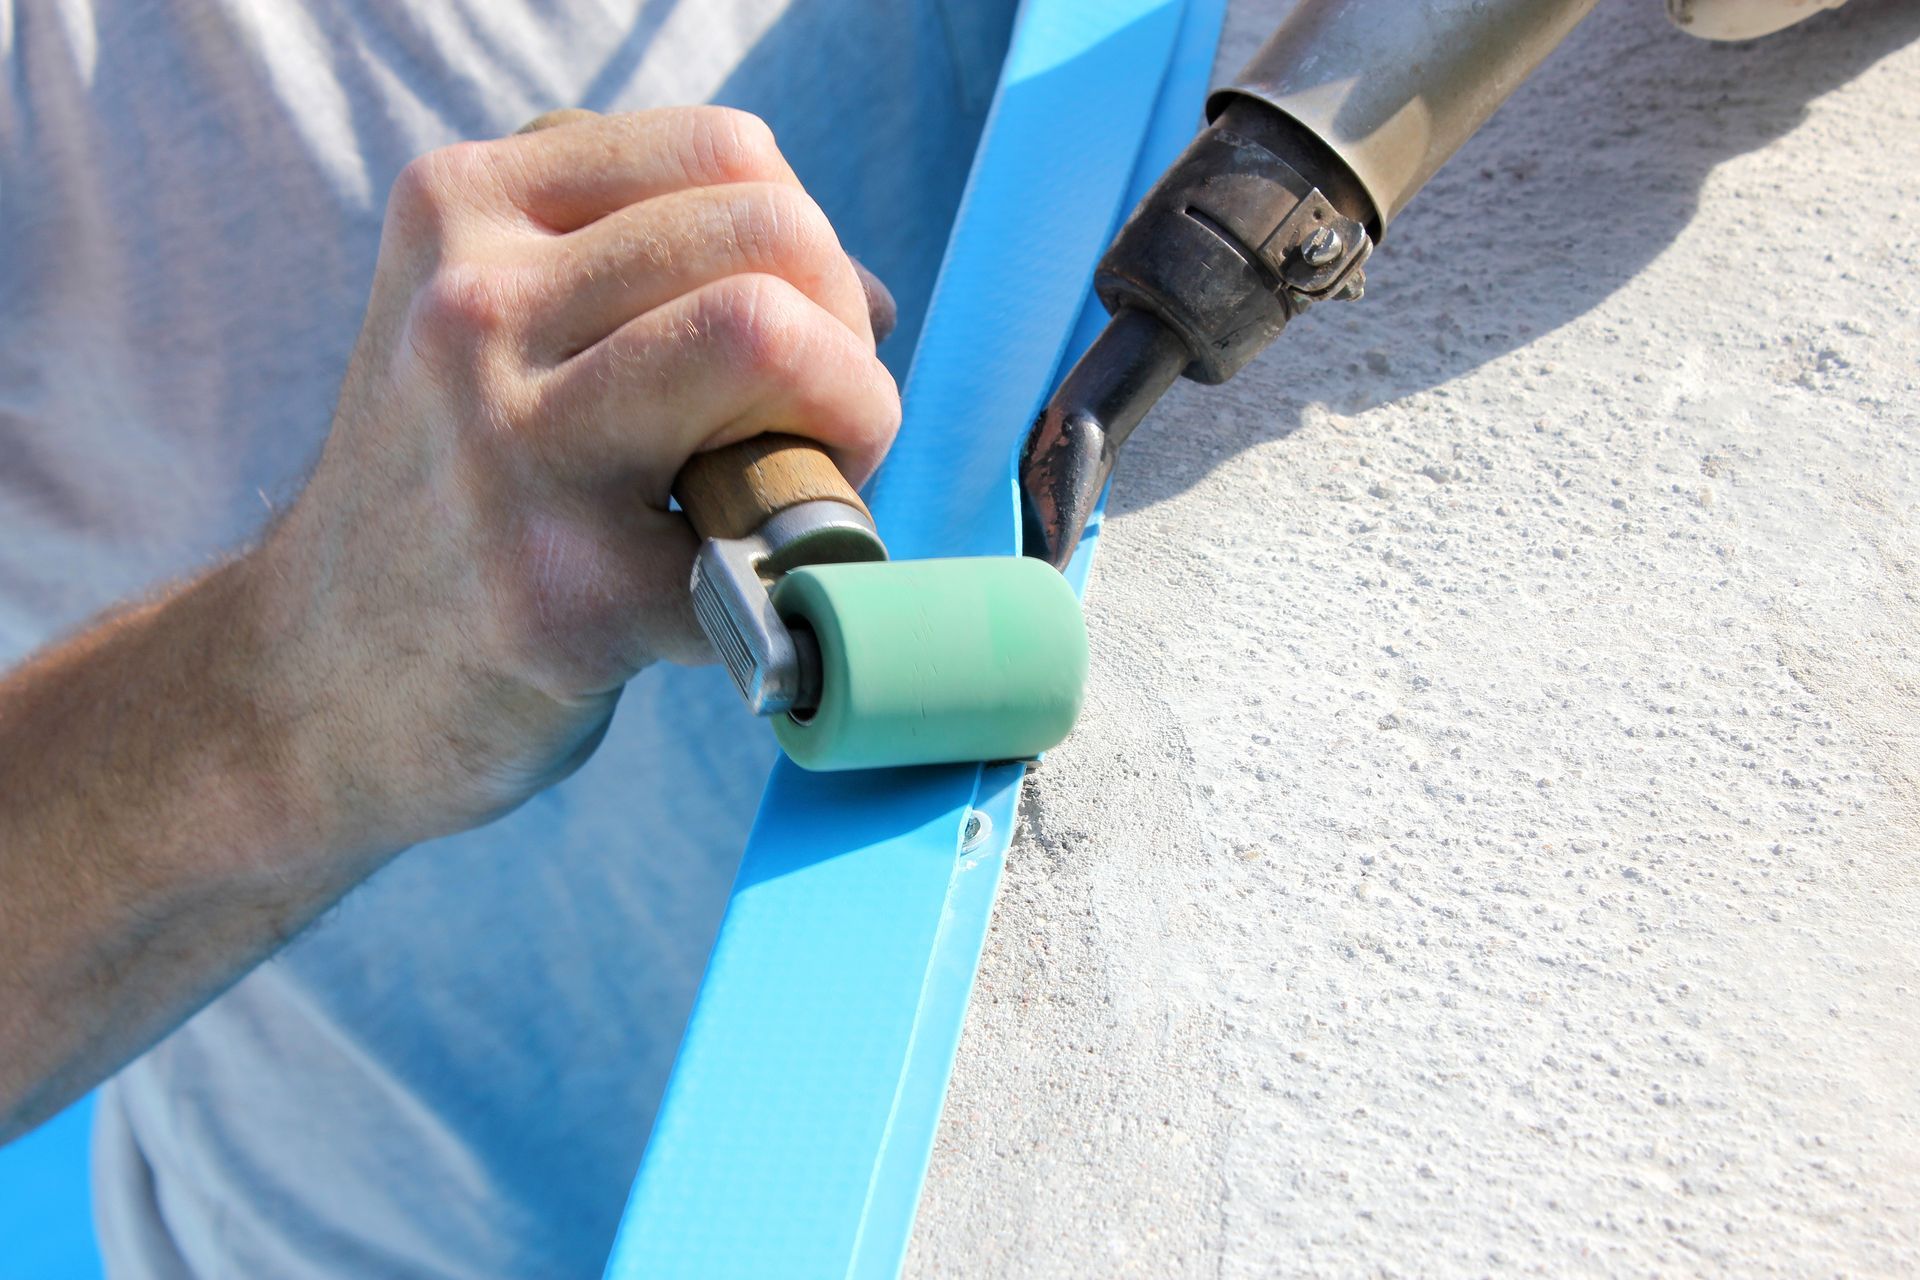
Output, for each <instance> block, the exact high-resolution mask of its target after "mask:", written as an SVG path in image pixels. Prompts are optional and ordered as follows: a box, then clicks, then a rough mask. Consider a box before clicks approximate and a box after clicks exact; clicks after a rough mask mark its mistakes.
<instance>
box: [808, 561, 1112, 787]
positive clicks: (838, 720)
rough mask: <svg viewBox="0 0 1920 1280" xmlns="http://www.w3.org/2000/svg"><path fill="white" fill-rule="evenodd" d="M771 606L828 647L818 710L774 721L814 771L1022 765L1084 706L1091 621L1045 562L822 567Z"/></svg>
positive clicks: (1059, 736)
mask: <svg viewBox="0 0 1920 1280" xmlns="http://www.w3.org/2000/svg"><path fill="white" fill-rule="evenodd" d="M773 604H774V608H776V609H777V610H779V612H780V616H781V617H782V618H784V619H786V621H787V624H788V625H789V626H793V625H795V624H805V625H806V626H807V627H809V628H810V629H811V630H812V631H813V633H814V636H815V638H816V639H817V640H818V642H819V645H820V666H821V681H820V705H819V707H818V708H816V709H815V710H814V712H813V714H812V715H810V716H807V717H806V718H805V719H799V718H796V717H794V716H777V717H775V719H774V722H773V724H774V733H775V735H776V736H778V737H779V739H780V745H781V746H782V747H784V748H786V752H787V754H788V755H790V756H792V757H793V759H794V761H795V763H797V764H799V765H800V766H802V767H803V768H807V769H820V770H833V769H873V768H882V767H886V766H891V765H909V764H941V763H953V762H962V761H975V760H1023V759H1028V758H1031V757H1033V756H1036V755H1038V754H1039V753H1040V752H1042V751H1045V750H1046V749H1047V748H1049V747H1052V746H1054V745H1055V744H1057V743H1058V742H1059V741H1060V740H1061V739H1062V738H1064V737H1066V736H1067V731H1068V730H1070V729H1072V728H1073V722H1074V718H1075V717H1076V716H1078V715H1079V714H1080V702H1081V698H1082V696H1083V694H1084V693H1085V689H1086V681H1087V628H1086V622H1085V620H1084V619H1083V618H1082V617H1081V615H1080V601H1079V600H1078V599H1077V598H1075V596H1074V594H1073V589H1072V588H1071V587H1069V586H1068V585H1067V583H1066V579H1064V578H1062V577H1061V576H1060V575H1059V573H1057V572H1056V571H1055V570H1054V569H1053V568H1052V567H1051V566H1050V565H1047V564H1045V563H1043V562H1042V561H1039V560H1034V559H1029V558H1026V557H1021V556H1008V557H998V558H994V557H981V558H976V559H964V560H908V561H894V562H885V561H882V562H877V563H867V564H833V565H813V566H809V567H807V568H802V569H795V570H793V571H791V572H790V573H788V574H787V575H786V576H785V577H784V578H782V579H781V580H780V583H779V585H778V586H777V587H775V588H774V593H773Z"/></svg>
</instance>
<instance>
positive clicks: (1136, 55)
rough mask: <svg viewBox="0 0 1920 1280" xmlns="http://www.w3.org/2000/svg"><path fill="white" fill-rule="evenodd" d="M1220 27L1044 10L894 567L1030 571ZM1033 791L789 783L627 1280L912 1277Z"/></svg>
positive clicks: (698, 1010)
mask: <svg viewBox="0 0 1920 1280" xmlns="http://www.w3.org/2000/svg"><path fill="white" fill-rule="evenodd" d="M1223 7H1224V0H1026V3H1025V4H1024V5H1023V6H1022V9H1021V12H1020V16H1019V19H1018V21H1017V23H1016V26H1015V29H1014V33H1013V39H1012V42H1011V45H1010V47H1009V50H1008V55H1007V60H1006V65H1005V67H1004V69H1003V70H1002V73H1001V80H1000V85H999V89H998V92H997V94H996V96H995V99H994V106H993V110H992V113H991V115H990V116H989V118H988V121H987V125H986V129H985V131H984V133H983V135H982V141H981V144H980V148H979V151H978V153H977V154H976V156H975V159H974V166H973V172H972V175H971V177H970V178H969V180H968V186H967V192H966V195H965V197H964V198H963V200H962V202H961V206H960V212H959V215H958V217H957V219H956V221H955V224H954V230H953V234H952V237H951V239H950V241H949V243H948V247H947V255H946V260H945V262H944V264H943V266H942V268H941V274H940V281H939V284H938V285H937V287H936V289H935V292H934V297H933V302H932V304H931V307H930V309H929V312H928V316H927V322H926V326H925V328H924V329H923V331H922V335H921V339H920V345H919V347H918V349H917V350H916V352H915V356H914V363H913V368H912V371H911V373H910V374H909V376H908V379H907V384H906V390H905V405H906V420H905V423H904V424H903V426H902V428H901V434H900V439H899V442H898V443H897V444H896V446H895V448H894V451H893V454H892V455H891V456H890V458H889V459H888V462H887V466H886V468H885V469H884V471H883V472H882V474H881V476H880V478H879V480H878V481H877V482H876V485H875V488H874V492H873V495H872V502H871V505H872V507H873V511H874V515H875V517H876V519H877V521H878V522H879V525H880V527H881V529H882V530H884V531H885V534H886V537H887V541H888V544H889V546H890V548H891V549H892V551H893V553H894V555H895V556H896V557H897V558H902V559H911V558H919V557H926V556H942V555H949V556H950V555H1009V554H1017V552H1018V550H1019V546H1018V542H1019V506H1018V498H1017V492H1016V489H1015V483H1014V474H1013V459H1014V457H1015V455H1016V453H1017V451H1018V446H1019V442H1020V439H1021V437H1022V436H1024V434H1025V431H1026V428H1027V426H1028V424H1029V423H1030V422H1031V421H1032V420H1033V418H1034V416H1035V415H1036V414H1037V413H1038V411H1039V407H1040V404H1041V402H1042V400H1043V399H1044V398H1045V396H1046V394H1047V392H1048V391H1049V390H1050V389H1051V386H1052V384H1053V381H1054V378H1055V375H1056V373H1057V371H1058V370H1059V367H1060V365H1061V363H1062V361H1063V360H1066V359H1071V358H1074V357H1077V356H1078V354H1079V352H1080V351H1081V350H1084V348H1085V346H1086V344H1087V343H1088V342H1090V341H1091V340H1092V338H1093V335H1094V334H1095V333H1097V332H1098V327H1099V323H1100V320H1101V318H1102V317H1101V312H1100V309H1099V305H1098V303H1097V302H1093V301H1092V300H1091V299H1090V298H1089V285H1090V283H1091V279H1092V274H1093V264H1094V262H1095V260H1096V259H1097V258H1098V256H1099V254H1100V252H1101V251H1102V250H1103V249H1104V248H1105V246H1106V242H1107V241H1108V239H1109V238H1110V237H1111V235H1112V232H1113V231H1114V229H1115V227H1116V225H1117V224H1118V221H1119V219H1120V217H1121V216H1122V215H1123V214H1124V213H1125V212H1126V210H1127V209H1128V208H1130V207H1131V206H1132V204H1133V203H1134V202H1135V201H1136V200H1137V199H1138V198H1139V196H1140V195H1142V194H1143V193H1144V191H1145V189H1146V187H1147V186H1148V185H1149V184H1151V182H1152V180H1153V179H1154V178H1155V177H1156V176H1157V175H1158V174H1159V172H1160V171H1161V170H1162V169H1163V168H1165V166H1166V165H1167V164H1168V163H1170V162H1171V161H1172V159H1173V158H1174V156H1175V155H1176V154H1178V151H1179V149H1180V148H1181V147H1182V146H1183V145H1184V144H1185V143H1186V141H1187V140H1188V138H1190V137H1191V136H1192V133H1193V130H1194V128H1195V126H1196V124H1197V122H1198V115H1199V109H1200V102H1201V99H1202V96H1203V94H1204V91H1205V88H1206V84H1207V79H1208V76H1209V73H1210V71H1211V67H1212V58H1213V50H1214V46H1215V44H1216V42H1217V40H1218V38H1219V29H1220V21H1221V16H1222V9H1223ZM1156 89H1157V92H1156ZM1091 532H1092V531H1090V533H1091ZM1093 542H1094V539H1093V537H1091V536H1089V538H1088V539H1087V540H1086V541H1085V542H1083V543H1082V544H1081V549H1080V552H1079V554H1078V555H1077V556H1076V558H1075V561H1074V564H1073V565H1072V566H1070V569H1069V575H1068V576H1069V577H1070V579H1072V580H1073V582H1074V584H1075V586H1076V588H1080V587H1083V586H1084V583H1085V580H1086V572H1087V562H1088V557H1089V555H1090V554H1091V550H1092V546H1093ZM1022 772H1023V771H1022V770H1021V769H1020V768H1019V767H1018V766H1005V765H1001V766H979V765H968V766H950V767H943V768H929V769H911V770H906V769H902V770H885V771H875V772H870V773H854V774H808V773H805V772H802V771H801V770H799V769H797V768H795V767H794V766H793V765H791V764H790V763H787V762H785V761H783V762H781V764H780V765H778V766H777V767H776V768H775V769H774V771H773V775H772V777H771V778H770V780H769V781H768V784H767V788H766V792H765V794H764V795H763V797H762V799H761V803H760V812H759V816H758V818H757V819H756V820H755V823H754V828H753V833H752V835H751V836H750V837H749V839H748V843H747V848H746V851H745V854H744V855H743V859H742V863H741V868H740V873H739V878H738V879H737V880H736V882H735V884H734V888H733V896H732V899H731V901H730V903H729V904H728V907H727V913H726V916H725V919H724V920H723V922H722V924H721V927H720V932H719V936H718V938H717V940H716V941H715V944H714V949H713V954H712V957H711V959H710V960H709V961H708V967H707V974H706V979H705V981H704V983H703V984H702V986H701V989H700V995H699V998H698V1000H697V1002H696V1004H695V1006H694V1010H693V1014H692V1017H691V1019H690V1021H689V1023H688V1027H687V1033H686V1037H685V1039H684V1040H683V1041H682V1043H681V1047H680V1055H679V1058H678V1060H677V1061H676V1063H675V1065H674V1070H673V1075H672V1077H671V1079H670V1080H669V1082H668V1085H667V1091H666V1095H665V1097H664V1099H663V1100H662V1103H661V1108H660V1113H659V1117H658V1119H657V1120H656V1121H655V1124H654V1130H653V1134H652V1137H651V1139H650V1140H649V1143H648V1146H647V1151H646V1155H645V1157H644V1158H643V1160H642V1162H641V1166H640V1171H639V1174H638V1176H637V1177H636V1179H635V1181H634V1186H633V1193H632V1197H631V1199H630V1200H629V1201H628V1204H627V1210H626V1214H625V1217H624V1218H623V1220H622V1222H621V1226H620V1231H619V1235H618V1238H617V1239H616V1241H615V1243H614V1248H613V1252H612V1255H611V1257H610V1258H609V1260H608V1263H607V1271H606V1274H607V1276H608V1277H609V1278H610V1280H640V1278H641V1277H646V1278H648V1280H660V1278H673V1277H688V1278H693V1277H698V1278H700V1280H725V1278H727V1277H767V1276H781V1277H801V1278H810V1277H882V1276H893V1275H895V1274H897V1273H898V1271H899V1269H900V1264H901V1260H902V1258H903V1257H904V1255H905V1252H906V1246H907V1238H908V1233H909V1232H910V1231H911V1229H912V1225H913V1216H914V1211H915V1208H916V1206H917V1204H918V1201H919V1197H920V1187H921V1183H922V1181H923V1180H924V1178H925V1175H926V1168H927V1160H928V1156H929V1154H930V1152H931V1150H932V1146H933V1138H934V1132H935V1128H936V1126H937V1125H938V1123H939V1116H940V1107H941V1103H942V1100H943V1099H944V1097H945V1094H946V1087H947V1080H948V1077H949V1076H950V1075H951V1073H952V1069H953V1060H954V1054H955V1051H956V1050H957V1048H958V1046H959V1039H960V1029H961V1025H962V1022H963V1021H964V1018H965V1013H966V1005H967V999H968V996H969V994H970V992H971V990H972V986H973V977H974V970H975V967H976V965H977V964H978V962H979V958H980V950H981V947H982V945H983V944H984V942H985V939H986V931H987V921H988V917H989V915H990V913H991V911H992V907H993V898H994V893H995V891H996V889H997V888H998V886H999V882H1000V873H1001V868H1002V866H1003V865H1004V859H1005V856H1006V851H1007V846H1008V842H1009V840H1010V839H1011V837H1012V833H1013V827H1014V817H1015V805H1016V801H1017V798H1018V794H1019V787H1020V779H1021V776H1022ZM970 816H972V817H973V818H974V820H975V826H976V831H978V832H981V833H983V834H977V835H976V836H975V838H974V839H972V840H971V841H968V840H966V839H965V838H964V833H965V832H966V830H967V827H968V821H969V817H970Z"/></svg>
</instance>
